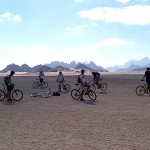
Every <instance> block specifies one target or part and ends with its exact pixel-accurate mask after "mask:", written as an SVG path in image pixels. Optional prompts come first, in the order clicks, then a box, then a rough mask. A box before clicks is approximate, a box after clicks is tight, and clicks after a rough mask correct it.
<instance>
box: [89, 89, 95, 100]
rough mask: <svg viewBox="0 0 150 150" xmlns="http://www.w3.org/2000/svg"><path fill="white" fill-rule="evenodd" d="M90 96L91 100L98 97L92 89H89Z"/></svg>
mask: <svg viewBox="0 0 150 150" xmlns="http://www.w3.org/2000/svg"><path fill="white" fill-rule="evenodd" d="M88 96H89V98H90V99H91V100H96V98H97V96H96V94H95V92H94V91H92V90H89V91H88Z"/></svg>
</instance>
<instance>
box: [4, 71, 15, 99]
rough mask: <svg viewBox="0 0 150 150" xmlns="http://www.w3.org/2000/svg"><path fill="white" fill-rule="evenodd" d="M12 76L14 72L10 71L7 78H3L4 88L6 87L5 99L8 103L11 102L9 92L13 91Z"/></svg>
mask: <svg viewBox="0 0 150 150" xmlns="http://www.w3.org/2000/svg"><path fill="white" fill-rule="evenodd" d="M14 74H15V72H14V71H11V72H10V74H9V75H7V76H5V77H4V82H5V84H6V86H7V93H6V98H7V101H8V102H10V101H12V99H11V91H12V90H13V88H14V85H13V84H12V82H11V77H12V76H13V75H14Z"/></svg>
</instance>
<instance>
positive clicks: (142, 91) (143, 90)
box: [135, 86, 145, 96]
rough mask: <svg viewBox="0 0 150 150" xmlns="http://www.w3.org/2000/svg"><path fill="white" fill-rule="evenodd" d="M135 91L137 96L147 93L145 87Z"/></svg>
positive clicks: (139, 87)
mask: <svg viewBox="0 0 150 150" xmlns="http://www.w3.org/2000/svg"><path fill="white" fill-rule="evenodd" d="M135 91H136V94H137V95H139V96H142V95H144V93H145V88H144V86H138V87H137V88H136V89H135Z"/></svg>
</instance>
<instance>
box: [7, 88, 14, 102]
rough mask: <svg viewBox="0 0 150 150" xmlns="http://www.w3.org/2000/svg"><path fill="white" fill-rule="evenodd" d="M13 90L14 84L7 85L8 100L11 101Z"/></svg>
mask: <svg viewBox="0 0 150 150" xmlns="http://www.w3.org/2000/svg"><path fill="white" fill-rule="evenodd" d="M12 90H13V88H12V85H7V93H6V98H7V101H11V92H12Z"/></svg>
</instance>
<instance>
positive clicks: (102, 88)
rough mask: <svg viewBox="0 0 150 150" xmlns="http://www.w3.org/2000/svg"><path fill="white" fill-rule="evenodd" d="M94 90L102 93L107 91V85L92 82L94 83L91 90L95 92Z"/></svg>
mask: <svg viewBox="0 0 150 150" xmlns="http://www.w3.org/2000/svg"><path fill="white" fill-rule="evenodd" d="M101 80H102V79H101ZM96 89H100V90H102V91H106V90H107V84H106V83H103V82H102V83H99V84H98V85H97V84H96V82H95V81H94V83H93V84H91V90H93V91H95V90H96Z"/></svg>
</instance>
